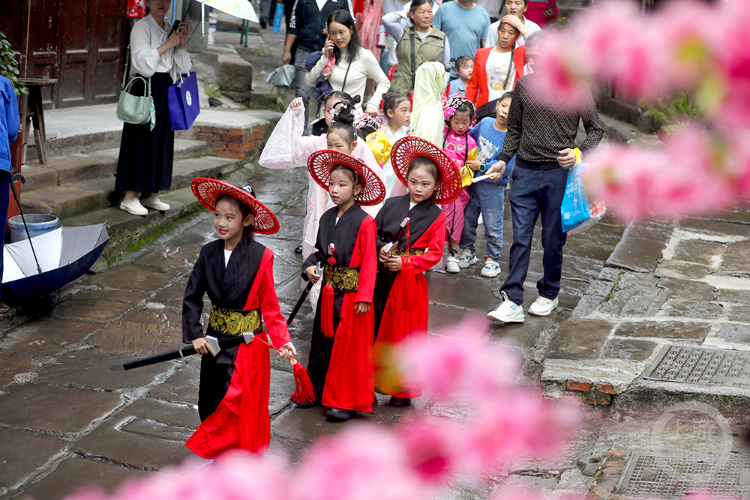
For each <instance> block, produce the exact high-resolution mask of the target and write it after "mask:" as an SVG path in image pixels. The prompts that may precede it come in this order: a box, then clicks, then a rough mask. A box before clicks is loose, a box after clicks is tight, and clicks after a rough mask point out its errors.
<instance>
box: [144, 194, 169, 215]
mask: <svg viewBox="0 0 750 500" xmlns="http://www.w3.org/2000/svg"><path fill="white" fill-rule="evenodd" d="M141 205H143V206H144V207H146V208H151V209H153V210H159V211H160V212H166V211H167V210H169V205H167V204H166V203H164V202H163V201H161V200H160V199H159V197H158V196H156V195H155V194H152V195H151V196H149V197H148V198H141Z"/></svg>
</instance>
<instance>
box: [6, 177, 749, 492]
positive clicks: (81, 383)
mask: <svg viewBox="0 0 750 500" xmlns="http://www.w3.org/2000/svg"><path fill="white" fill-rule="evenodd" d="M268 174H269V171H268V170H265V169H262V168H260V167H258V166H257V165H254V164H248V165H246V166H244V167H243V168H241V169H240V170H238V171H236V172H235V173H233V174H232V175H231V177H230V178H229V180H230V182H233V183H235V184H238V185H244V184H250V185H252V186H253V187H254V188H255V189H256V191H257V192H258V193H259V194H260V197H261V199H262V200H263V201H265V202H267V203H268V204H269V207H271V208H272V210H274V212H275V213H277V214H278V216H279V219H280V222H281V228H282V229H281V231H280V232H279V233H278V234H277V235H273V236H271V237H267V236H258V240H259V241H261V242H262V243H263V244H264V245H267V246H268V247H270V248H271V249H272V250H273V251H274V253H275V254H276V259H275V270H274V271H275V280H276V285H277V290H278V294H279V298H280V301H281V305H282V311H283V313H284V314H288V313H289V312H290V310H291V308H292V306H293V304H294V302H295V301H296V299H297V297H298V296H299V293H300V286H299V279H298V272H299V266H300V257H299V256H297V255H295V254H294V253H293V248H294V246H295V245H296V244H297V243H298V240H299V235H300V233H301V228H302V224H303V220H304V206H305V203H304V200H305V196H306V189H307V181H306V178H305V174H304V171H303V170H302V169H295V170H291V171H289V170H283V171H274V172H273V175H268ZM749 218H750V216H749V214H748V210H747V209H746V208H738V209H737V210H735V211H734V212H731V213H728V214H723V215H721V216H717V217H714V218H710V219H696V218H686V219H682V220H678V221H675V222H648V223H640V224H630V225H629V226H627V228H626V227H625V226H623V225H621V224H619V223H618V222H617V221H615V220H614V219H613V218H612V217H609V216H608V217H606V218H605V219H604V220H603V221H602V222H601V223H599V224H597V225H596V226H594V227H593V228H591V229H590V230H589V231H587V232H586V233H583V234H581V235H573V236H571V237H570V238H569V239H568V244H567V245H566V248H565V252H566V253H565V261H564V267H563V276H564V279H563V283H562V284H563V288H562V291H561V294H560V307H559V308H558V310H557V311H555V312H554V313H553V314H552V315H550V316H548V317H546V318H539V317H533V316H527V319H526V322H525V323H523V324H515V325H501V324H495V325H493V326H492V328H491V330H490V334H489V339H490V340H492V341H495V342H502V343H504V344H506V345H509V346H510V347H511V348H512V349H514V350H515V351H516V352H518V353H519V355H520V356H522V357H523V360H524V363H523V376H522V381H523V382H524V383H529V384H534V385H536V384H541V386H542V387H543V388H544V391H545V393H546V394H547V396H549V397H556V398H563V399H569V400H571V401H574V402H577V403H578V404H580V405H581V407H582V408H584V410H585V412H584V415H585V417H586V420H585V422H584V423H583V424H582V427H581V428H580V429H579V430H578V431H577V432H576V433H575V434H574V435H573V436H572V439H571V442H570V444H569V446H568V447H567V448H566V450H565V452H564V453H561V454H560V455H559V456H557V457H555V458H554V459H552V460H546V461H540V460H537V459H534V458H533V457H520V458H519V459H517V460H516V461H514V462H513V463H510V464H509V465H508V467H507V469H506V470H505V471H503V473H502V474H500V475H499V476H497V477H492V478H488V481H487V482H485V483H481V484H474V483H471V482H462V481H457V483H456V484H454V485H452V486H453V488H452V489H451V491H450V493H449V494H448V495H447V496H446V498H461V499H474V498H487V497H488V496H489V495H490V493H491V492H492V491H493V490H495V489H500V488H504V487H507V488H517V487H522V486H535V487H538V488H541V489H542V490H544V491H545V492H546V493H547V494H549V495H551V496H552V497H554V498H557V497H560V496H563V495H567V494H570V493H586V492H588V495H589V496H590V497H591V498H611V497H619V496H623V495H624V496H637V495H640V494H642V493H643V492H647V493H650V494H653V495H654V496H659V497H670V496H675V494H681V493H682V492H684V491H685V490H686V489H688V488H689V487H690V486H691V485H696V484H698V485H700V484H703V485H706V486H708V487H713V488H715V491H724V492H726V493H727V494H742V493H745V492H746V487H747V488H750V458H748V455H747V453H746V451H745V450H744V448H743V436H744V433H745V429H746V427H747V417H746V408H747V402H748V400H747V385H748V383H750V382H749V381H750V377H749V376H748V375H747V373H746V372H748V371H750V370H748V369H747V366H746V364H747V361H748V358H747V354H746V353H747V347H746V346H747V344H746V343H747V340H748V323H750V319H748V316H747V307H746V306H747V304H748V303H750V302H749V301H750V297H748V294H750V286H748V283H749V282H748V280H747V273H748V269H750V267H748V263H747V258H748V257H747V255H748V252H747V251H745V248H746V247H747V245H748V238H749V237H750V225H748V224H747V222H746V221H748V219H749ZM509 219H510V210H509V207H508V206H507V205H506V226H505V231H504V246H505V251H504V252H503V255H504V257H503V259H502V262H501V267H502V269H503V270H504V272H503V273H502V274H501V275H500V276H499V277H498V278H496V279H486V278H482V277H481V276H480V275H479V271H480V268H481V264H476V265H474V266H472V267H470V268H468V269H465V270H462V272H461V274H460V275H449V274H446V273H444V272H442V271H432V272H429V273H428V274H427V279H428V282H429V287H430V331H431V332H433V333H434V332H435V331H437V330H438V329H440V328H443V327H446V326H448V327H449V326H450V325H451V324H455V323H457V322H459V321H460V320H461V319H462V318H463V317H464V316H466V315H469V314H485V313H486V312H487V311H488V310H489V309H490V308H492V307H494V306H495V305H496V302H497V298H496V290H497V288H498V286H499V284H500V283H501V282H502V280H503V279H504V277H505V270H506V269H507V254H508V250H509V248H510V243H511V241H512V229H511V227H510V226H511V225H510V221H509ZM535 236H536V239H535V241H534V253H533V255H532V259H531V265H530V269H529V276H528V281H527V283H526V286H527V294H526V299H527V305H528V304H529V303H531V301H533V300H534V298H535V297H536V291H535V282H536V280H537V279H539V278H540V277H541V274H540V273H541V271H542V267H541V257H542V248H541V242H540V241H539V239H538V236H539V231H538V229H537V231H536V233H535ZM213 238H214V235H213V228H212V224H211V221H210V216H209V215H208V214H207V213H205V214H204V215H202V216H200V217H198V218H196V219H193V220H191V221H188V222H185V223H183V224H182V225H181V226H180V227H178V228H176V229H175V230H173V231H172V232H170V233H168V234H166V235H164V236H162V237H161V238H159V239H158V240H157V241H155V242H154V243H153V244H150V245H144V246H143V247H142V248H141V249H140V250H139V251H136V252H129V253H128V252H126V254H125V255H124V257H123V259H122V260H121V261H119V262H118V263H117V265H116V266H112V267H110V268H109V269H107V270H105V271H104V272H101V273H98V274H95V275H91V276H88V277H86V278H84V279H82V280H80V281H78V282H76V283H75V284H73V285H71V286H69V287H68V288H67V289H65V290H63V291H62V292H61V293H60V294H59V297H58V299H59V300H58V301H57V302H54V303H52V304H48V305H45V304H40V305H34V306H29V307H27V308H26V309H25V310H24V313H25V315H19V316H15V317H13V318H9V319H5V320H3V322H2V324H0V327H1V328H2V330H0V331H1V333H0V367H1V368H0V435H2V438H1V439H0V488H2V489H0V498H3V499H5V498H8V499H10V498H16V497H25V496H27V495H29V496H33V497H35V498H37V499H39V500H46V499H56V498H61V497H63V496H65V495H66V494H68V493H71V492H72V491H74V490H75V489H77V488H79V487H81V486H82V485H84V484H89V483H95V484H97V485H99V486H100V487H102V488H105V489H112V488H114V487H116V486H117V485H119V484H120V483H122V482H123V481H124V480H126V479H127V478H131V477H139V476H143V475H149V474H154V473H161V472H162V471H164V470H165V469H167V468H169V467H170V466H172V465H175V464H178V463H181V462H182V461H183V460H186V459H188V458H191V454H190V453H189V452H188V450H187V449H186V448H185V447H184V444H183V443H184V441H185V440H186V439H187V437H188V436H189V435H190V433H191V432H192V430H193V429H194V428H195V427H196V426H197V425H198V418H197V411H196V408H195V404H196V398H197V381H198V360H197V359H190V360H184V361H180V362H169V363H164V364H161V365H157V366H153V367H149V368H143V369H138V370H134V371H129V372H112V371H110V367H111V366H112V365H115V364H118V363H122V362H124V361H127V360H129V359H133V357H134V356H145V355H151V354H155V353H158V352H162V351H166V350H169V349H172V348H175V347H178V346H179V345H180V340H181V330H180V307H181V299H182V294H183V291H184V286H185V283H186V280H187V275H188V273H189V272H190V270H191V268H192V263H193V262H194V261H195V258H196V257H197V255H198V251H199V249H200V247H201V246H202V245H203V244H205V243H206V242H208V241H210V240H211V239H213ZM478 247H479V250H480V254H481V251H482V250H483V248H484V240H483V235H482V231H480V238H479V242H478ZM311 327H312V311H311V309H310V307H309V305H307V304H305V305H304V306H303V308H302V310H301V311H300V314H299V316H298V319H297V320H296V321H295V322H294V324H293V325H292V327H291V334H292V337H293V340H294V342H295V345H296V346H297V348H298V350H299V351H300V356H299V358H300V359H301V360H303V361H304V360H306V358H307V355H308V352H309V342H310V331H311ZM673 349H674V350H675V351H674V352H673V351H672V350H673ZM272 367H273V373H272V388H271V401H270V410H271V414H272V433H273V434H272V448H275V449H281V450H284V451H286V452H287V453H289V454H291V456H292V457H298V456H299V454H300V453H301V452H303V451H304V449H305V448H306V447H307V445H308V444H309V443H310V442H312V441H313V440H315V439H316V438H318V437H319V436H321V435H326V434H331V433H334V432H337V431H338V430H340V429H342V428H344V427H345V426H346V425H351V424H350V423H347V424H343V425H334V424H330V423H327V422H326V421H325V418H324V417H323V415H322V410H321V409H312V410H299V409H293V408H292V407H291V405H290V404H289V399H288V394H289V393H290V392H292V390H293V385H294V381H293V377H292V374H291V373H290V368H289V365H288V364H287V363H286V362H284V361H283V360H281V359H280V358H274V359H273V362H272ZM386 403H387V401H386V399H385V398H383V397H381V398H380V401H379V404H378V405H377V406H376V407H375V408H374V413H373V414H372V415H360V416H358V417H357V418H354V419H353V421H355V422H356V421H362V420H365V421H374V422H377V423H381V424H383V425H388V423H390V422H394V421H396V420H398V419H400V418H403V417H404V412H402V411H401V410H397V409H394V408H391V407H389V406H388V405H387V404H386ZM416 407H417V408H418V409H419V410H424V411H429V412H431V413H438V414H440V413H443V412H445V411H450V410H451V409H450V408H442V407H440V406H436V405H434V404H432V403H431V401H430V398H429V397H425V398H422V399H421V400H418V401H417V404H416ZM720 488H723V489H720ZM675 492H677V493H675Z"/></svg>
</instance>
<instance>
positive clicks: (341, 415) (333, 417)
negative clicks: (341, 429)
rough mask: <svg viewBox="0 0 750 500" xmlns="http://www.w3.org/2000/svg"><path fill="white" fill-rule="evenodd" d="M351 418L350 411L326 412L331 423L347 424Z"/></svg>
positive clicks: (334, 410)
mask: <svg viewBox="0 0 750 500" xmlns="http://www.w3.org/2000/svg"><path fill="white" fill-rule="evenodd" d="M350 416H351V415H349V412H348V411H346V410H342V409H341V408H329V409H328V411H327V412H326V417H328V421H329V422H346V421H347V420H349V417H350Z"/></svg>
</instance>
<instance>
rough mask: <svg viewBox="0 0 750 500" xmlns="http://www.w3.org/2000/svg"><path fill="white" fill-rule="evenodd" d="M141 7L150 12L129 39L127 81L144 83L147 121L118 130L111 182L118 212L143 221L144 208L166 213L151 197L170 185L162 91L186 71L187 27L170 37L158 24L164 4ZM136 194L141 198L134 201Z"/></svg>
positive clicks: (139, 89)
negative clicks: (121, 195) (149, 104)
mask: <svg viewBox="0 0 750 500" xmlns="http://www.w3.org/2000/svg"><path fill="white" fill-rule="evenodd" d="M146 6H147V7H148V9H149V11H150V12H149V13H148V15H147V16H146V17H144V18H143V19H141V20H140V21H138V22H137V23H135V25H134V26H133V31H131V33H130V54H131V61H132V66H131V68H130V75H131V77H132V76H142V77H143V78H145V79H146V81H149V80H150V83H151V95H152V97H153V104H154V105H153V108H152V117H151V120H149V122H148V123H146V124H145V125H133V124H130V123H125V124H124V126H123V128H122V139H121V142H120V157H119V159H118V161H117V177H116V180H115V189H116V190H118V191H124V192H125V199H124V200H123V201H122V203H120V209H122V210H125V211H126V212H129V213H131V214H133V215H146V214H148V210H147V208H151V209H154V210H161V211H166V210H169V205H167V204H166V203H164V202H163V201H161V200H160V199H159V198H158V196H156V193H158V192H159V191H163V190H166V189H169V188H170V186H171V184H172V161H173V156H174V132H173V131H172V124H171V121H170V119H169V105H168V103H167V90H168V89H169V86H170V85H172V83H173V80H172V79H173V76H175V75H177V74H182V73H187V72H188V71H190V67H191V63H190V56H189V55H188V53H187V49H186V45H187V35H188V33H189V32H190V27H189V25H188V23H181V24H180V27H179V29H178V30H177V31H175V32H174V33H171V31H172V25H171V24H169V23H168V22H166V21H165V20H164V16H165V15H166V14H167V12H168V11H169V6H170V0H146ZM170 33H171V34H170ZM143 91H144V89H143V84H142V82H140V81H138V82H136V83H135V84H133V87H132V88H131V92H132V93H134V94H139V95H143ZM196 97H197V96H196ZM136 193H141V198H140V200H139V199H138V197H137V195H136Z"/></svg>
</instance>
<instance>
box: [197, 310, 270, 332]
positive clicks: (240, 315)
mask: <svg viewBox="0 0 750 500" xmlns="http://www.w3.org/2000/svg"><path fill="white" fill-rule="evenodd" d="M208 327H209V328H213V329H214V330H216V331H219V332H221V333H224V334H226V335H242V334H243V333H245V332H254V333H257V332H259V331H260V329H261V328H260V309H251V310H250V311H230V310H228V309H222V308H221V307H216V306H211V315H210V316H209V317H208Z"/></svg>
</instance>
